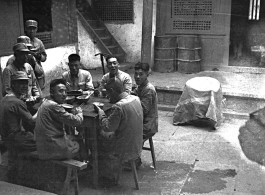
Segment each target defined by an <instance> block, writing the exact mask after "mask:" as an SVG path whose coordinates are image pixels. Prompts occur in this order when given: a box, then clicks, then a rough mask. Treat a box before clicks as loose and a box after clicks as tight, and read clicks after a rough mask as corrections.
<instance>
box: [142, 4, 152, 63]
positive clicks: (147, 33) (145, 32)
mask: <svg viewBox="0 0 265 195" xmlns="http://www.w3.org/2000/svg"><path fill="white" fill-rule="evenodd" d="M152 26H153V0H143V19H142V49H141V61H142V62H145V63H149V64H150V65H152V59H151V56H152V55H151V52H152Z"/></svg>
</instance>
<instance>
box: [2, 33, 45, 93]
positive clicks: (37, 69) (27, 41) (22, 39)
mask: <svg viewBox="0 0 265 195" xmlns="http://www.w3.org/2000/svg"><path fill="white" fill-rule="evenodd" d="M17 43H25V44H26V46H27V47H28V49H29V50H30V52H29V54H28V63H29V64H30V65H31V66H32V68H33V70H34V74H35V76H36V77H38V75H44V70H43V68H42V66H41V64H40V63H38V62H37V60H36V58H35V57H34V56H33V55H32V54H31V49H32V44H31V43H30V38H29V37H28V36H24V35H22V36H19V37H18V38H17ZM34 51H35V50H34ZM15 59H16V58H15V56H14V55H13V56H11V57H10V58H9V59H8V61H7V63H6V66H8V65H9V64H12V63H14V61H15ZM36 84H37V87H38V91H39V92H40V94H41V87H40V85H39V82H38V79H37V83H36Z"/></svg>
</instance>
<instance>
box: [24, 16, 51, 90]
mask: <svg viewBox="0 0 265 195" xmlns="http://www.w3.org/2000/svg"><path fill="white" fill-rule="evenodd" d="M37 30H38V23H37V21H35V20H27V21H26V23H25V33H26V35H27V36H28V37H29V38H30V43H31V44H32V49H31V54H32V55H33V56H34V57H35V58H36V61H37V63H38V64H39V65H40V66H41V62H45V61H46V59H47V54H46V52H45V47H44V45H43V43H42V41H41V40H40V39H38V38H37V37H36V33H37ZM36 77H37V80H38V84H39V86H40V88H41V90H43V89H44V87H45V74H44V72H43V73H42V74H38V73H37V72H36Z"/></svg>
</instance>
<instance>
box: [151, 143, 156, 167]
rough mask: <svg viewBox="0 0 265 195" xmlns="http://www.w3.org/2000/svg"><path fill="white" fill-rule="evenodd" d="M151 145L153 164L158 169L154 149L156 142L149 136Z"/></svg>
mask: <svg viewBox="0 0 265 195" xmlns="http://www.w3.org/2000/svg"><path fill="white" fill-rule="evenodd" d="M149 145H150V149H151V155H152V160H153V166H154V169H156V157H155V150H154V144H153V139H152V138H149Z"/></svg>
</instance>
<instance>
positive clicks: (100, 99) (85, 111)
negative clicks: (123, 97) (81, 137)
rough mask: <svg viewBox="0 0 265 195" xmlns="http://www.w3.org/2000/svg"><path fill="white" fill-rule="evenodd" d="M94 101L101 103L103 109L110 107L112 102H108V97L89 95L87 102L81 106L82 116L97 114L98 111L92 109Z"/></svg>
mask: <svg viewBox="0 0 265 195" xmlns="http://www.w3.org/2000/svg"><path fill="white" fill-rule="evenodd" d="M94 102H100V103H103V104H104V106H103V110H104V111H106V110H108V109H110V108H111V106H112V105H113V104H112V103H110V102H109V99H107V98H103V97H94V96H90V99H89V100H88V102H87V103H86V104H85V105H84V106H82V110H83V116H85V117H86V116H88V117H95V116H97V115H98V113H97V112H95V111H94V106H93V103H94Z"/></svg>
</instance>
